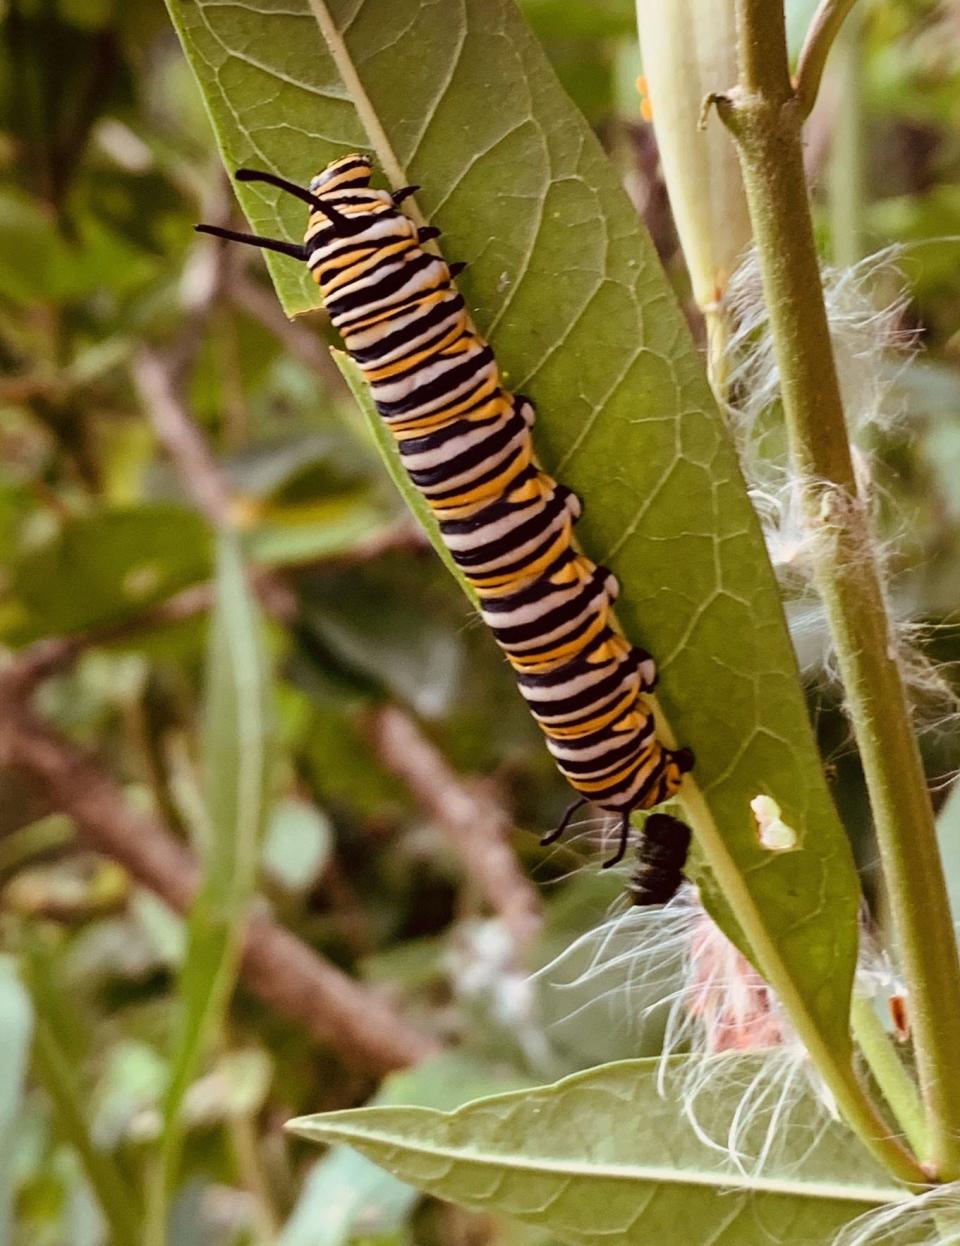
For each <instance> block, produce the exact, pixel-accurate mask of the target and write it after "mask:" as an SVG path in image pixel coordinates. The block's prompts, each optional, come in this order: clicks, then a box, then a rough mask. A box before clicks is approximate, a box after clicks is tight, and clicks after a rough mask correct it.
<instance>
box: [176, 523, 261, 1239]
mask: <svg viewBox="0 0 960 1246" xmlns="http://www.w3.org/2000/svg"><path fill="white" fill-rule="evenodd" d="M261 631H262V625H261V621H260V617H259V612H258V609H257V606H256V603H255V601H254V598H253V597H252V595H251V593H250V590H249V587H248V585H247V582H246V576H245V572H244V566H243V560H242V556H241V551H240V547H239V543H238V541H237V538H236V537H235V536H234V535H233V534H224V535H222V536H221V537H220V538H219V549H218V558H217V576H216V602H215V607H214V611H213V616H212V618H211V623H210V643H209V658H208V672H207V687H206V703H205V706H204V713H205V726H204V748H203V757H204V764H205V780H206V781H205V785H204V786H205V791H204V797H205V799H204V813H205V817H206V843H205V845H204V849H205V851H204V862H203V865H204V880H203V884H202V886H201V889H200V892H199V894H198V895H197V898H196V900H195V901H194V904H193V907H192V909H191V913H190V918H189V922H188V930H187V951H186V957H185V960H184V964H183V970H182V973H181V976H180V983H179V990H180V1008H181V1016H180V1021H179V1030H178V1034H177V1039H176V1044H175V1051H174V1056H173V1061H172V1069H171V1075H170V1083H169V1086H168V1088H167V1093H166V1098H165V1103H164V1139H163V1166H164V1170H165V1171H164V1181H165V1184H166V1185H167V1186H169V1184H170V1182H171V1180H172V1177H173V1175H174V1173H175V1169H176V1163H177V1158H178V1154H179V1139H180V1130H181V1119H180V1117H181V1111H182V1107H183V1098H184V1094H185V1093H186V1089H187V1086H188V1085H189V1083H190V1082H191V1081H192V1080H193V1077H194V1075H195V1073H196V1071H197V1069H198V1066H199V1064H200V1062H201V1060H202V1058H203V1056H204V1053H205V1051H206V1049H207V1047H208V1045H209V1043H210V1041H211V1039H212V1038H213V1036H214V1034H215V1033H216V1032H217V1029H218V1028H219V1026H220V1025H221V1023H222V1020H223V1016H224V1013H225V1011H226V1008H227V1004H228V1001H229V998H230V993H231V991H232V989H233V985H234V982H235V980H236V974H237V969H238V962H239V955H240V948H241V938H242V933H243V927H244V922H245V920H246V916H247V910H248V907H249V904H250V901H251V899H252V897H253V893H254V886H255V883H256V871H257V864H258V861H259V854H260V840H261V836H262V831H263V825H264V820H265V817H266V808H267V797H268V787H269V773H268V771H269V766H268V751H267V739H268V717H269V713H268V705H267V687H268V683H267V671H266V666H265V659H264V654H263V646H262V636H261ZM155 1216H156V1213H155Z"/></svg>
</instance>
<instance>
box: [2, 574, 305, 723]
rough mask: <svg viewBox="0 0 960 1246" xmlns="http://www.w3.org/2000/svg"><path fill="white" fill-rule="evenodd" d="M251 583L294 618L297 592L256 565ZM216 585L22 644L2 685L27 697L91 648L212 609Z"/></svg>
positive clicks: (269, 605)
mask: <svg viewBox="0 0 960 1246" xmlns="http://www.w3.org/2000/svg"><path fill="white" fill-rule="evenodd" d="M251 586H252V588H253V590H254V592H256V594H257V596H258V597H259V598H260V600H261V602H262V603H263V606H264V608H265V609H266V610H267V612H268V613H269V614H271V615H272V616H273V617H274V618H276V619H279V620H280V621H281V622H284V623H289V622H291V620H293V619H294V618H295V617H296V614H297V609H298V606H297V600H296V596H295V595H294V593H293V591H292V590H291V589H290V588H289V587H288V586H287V585H286V584H285V583H284V582H283V580H282V579H280V578H279V577H278V576H277V575H275V574H274V573H273V572H272V571H268V570H255V571H253V572H252V574H251ZM214 594H215V589H214V586H213V583H212V582H211V581H209V580H206V581H204V582H203V583H201V584H191V585H190V587H189V588H185V589H182V590H181V591H180V592H179V593H176V594H174V596H173V597H168V598H167V600H166V601H162V602H160V603H159V605H156V606H152V607H150V608H148V609H146V610H142V611H140V613H138V614H135V615H133V616H131V617H128V618H124V619H117V620H116V621H114V622H111V623H106V624H104V625H103V626H101V627H97V628H92V629H91V630H90V631H87V632H77V633H76V634H74V635H72V636H51V637H48V638H45V639H44V640H38V641H36V642H35V643H34V644H32V645H30V646H29V647H27V648H25V649H21V650H20V651H19V652H18V653H17V654H16V656H15V657H13V658H11V659H10V660H9V661H8V662H7V665H6V667H5V668H4V670H3V674H2V686H3V687H4V688H6V689H7V690H8V693H9V694H10V695H13V696H15V697H17V698H18V699H19V700H21V701H22V700H24V699H25V698H26V697H27V696H28V695H29V694H30V693H31V692H32V691H33V689H34V688H35V687H36V685H37V684H38V683H40V682H41V681H42V680H44V679H49V678H50V677H51V676H52V675H56V674H58V673H59V672H61V671H62V670H64V669H65V668H66V667H69V666H71V665H72V664H73V663H74V662H75V661H76V660H77V659H78V658H79V657H80V655H81V654H82V653H84V652H86V650H87V649H93V648H96V647H97V646H98V645H110V644H115V643H116V642H117V641H121V640H126V639H128V638H132V637H135V636H137V635H139V634H140V633H142V632H148V631H152V630H153V629H154V628H158V627H169V626H170V625H172V624H175V623H182V622H183V621H184V620H185V619H192V618H196V616H197V615H199V614H204V613H205V612H206V611H208V610H210V609H212V607H213V602H214Z"/></svg>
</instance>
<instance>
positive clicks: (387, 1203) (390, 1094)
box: [279, 1051, 519, 1246]
mask: <svg viewBox="0 0 960 1246" xmlns="http://www.w3.org/2000/svg"><path fill="white" fill-rule="evenodd" d="M515 1082H516V1079H515V1078H505V1077H504V1076H503V1075H499V1076H498V1075H497V1074H496V1073H495V1072H494V1071H493V1069H491V1068H490V1067H489V1066H487V1065H484V1064H481V1063H479V1062H477V1061H475V1060H471V1059H470V1058H469V1057H468V1056H465V1055H464V1054H463V1053H462V1052H457V1051H453V1052H446V1053H444V1054H443V1055H441V1056H438V1057H436V1058H434V1059H430V1060H424V1061H423V1063H422V1064H419V1065H417V1066H416V1068H413V1069H407V1070H404V1071H403V1072H400V1073H394V1074H393V1075H392V1076H390V1077H388V1078H387V1079H386V1080H385V1081H384V1083H383V1085H382V1087H381V1088H380V1091H379V1093H378V1094H377V1096H376V1099H375V1102H376V1103H381V1104H393V1103H403V1102H408V1103H415V1104H417V1105H419V1106H422V1107H434V1108H451V1107H457V1106H459V1105H460V1104H461V1103H464V1102H465V1101H466V1100H467V1099H469V1098H471V1097H473V1096H476V1095H480V1094H484V1093H493V1091H494V1090H501V1089H503V1088H504V1085H505V1084H510V1083H515ZM517 1084H519V1083H517ZM419 1197H420V1195H419V1194H418V1193H417V1191H416V1190H415V1189H413V1188H411V1186H409V1185H407V1184H406V1183H405V1182H403V1181H398V1180H397V1178H396V1177H392V1176H391V1175H390V1174H389V1173H387V1172H384V1171H383V1169H382V1168H378V1167H377V1165H376V1164H374V1163H372V1162H371V1161H370V1160H368V1159H366V1158H365V1157H364V1156H362V1155H358V1154H357V1152H356V1151H354V1150H352V1149H351V1148H350V1147H335V1148H334V1150H332V1151H331V1152H330V1154H329V1155H326V1156H324V1158H323V1159H322V1160H320V1161H319V1163H317V1164H315V1165H314V1167H313V1169H312V1171H311V1172H310V1174H309V1176H308V1177H307V1179H306V1181H305V1183H304V1188H303V1192H302V1194H301V1195H300V1198H299V1200H298V1202H297V1206H296V1208H295V1209H294V1212H293V1215H292V1216H291V1217H290V1219H289V1221H288V1222H287V1224H286V1225H285V1226H284V1230H283V1234H282V1236H281V1238H280V1244H279V1246H342V1244H344V1243H346V1242H348V1241H350V1240H351V1239H352V1238H354V1237H359V1236H363V1237H381V1236H383V1235H384V1234H387V1233H395V1232H396V1231H397V1230H398V1229H400V1228H401V1227H402V1226H403V1225H404V1224H405V1223H406V1222H407V1220H408V1218H409V1216H410V1213H411V1211H412V1210H413V1207H414V1205H415V1204H416V1203H417V1201H418V1200H419Z"/></svg>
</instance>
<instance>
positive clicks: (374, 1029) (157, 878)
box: [0, 678, 437, 1075]
mask: <svg viewBox="0 0 960 1246" xmlns="http://www.w3.org/2000/svg"><path fill="white" fill-rule="evenodd" d="M11 691H12V692H13V693H14V694H16V692H17V689H16V688H14V689H11V688H10V686H9V685H7V684H5V683H4V681H3V679H2V678H0V766H5V767H10V768H13V769H16V770H18V771H21V772H22V773H23V774H24V775H27V776H29V778H30V779H31V780H32V781H33V782H34V783H35V784H37V785H39V786H41V787H42V788H43V790H44V793H45V795H46V797H47V798H48V799H49V800H50V802H51V804H52V805H53V806H54V807H56V808H57V809H59V810H61V811H62V812H64V813H67V814H69V815H70V816H71V817H72V818H73V820H74V822H75V823H76V825H77V829H78V832H79V834H80V836H81V838H82V839H83V840H84V841H85V842H86V844H87V845H88V846H89V847H90V848H92V849H94V850H95V851H97V852H100V853H103V854H104V855H106V856H109V857H111V858H112V859H113V860H115V861H118V862H119V863H120V864H121V865H123V866H124V868H125V869H126V870H127V871H128V872H129V873H130V874H131V875H132V876H133V877H134V878H136V879H137V880H138V881H139V882H140V883H142V884H143V885H144V886H145V887H148V888H149V889H150V890H151V891H153V892H155V893H156V894H157V895H158V896H160V897H161V899H163V900H164V901H166V903H167V904H169V905H170V906H171V908H174V909H176V910H177V911H178V912H181V913H184V912H186V911H187V910H188V909H189V907H190V905H191V903H192V901H193V898H194V895H195V894H196V891H197V887H198V885H199V868H198V866H197V862H196V861H195V859H194V857H193V855H192V854H191V853H190V852H189V850H188V849H187V848H186V847H185V846H184V845H183V844H182V843H181V842H180V841H179V840H177V839H174V837H173V836H172V835H170V834H169V832H168V831H167V830H166V828H165V827H164V826H163V825H162V823H160V822H159V820H158V819H156V818H154V817H151V816H150V815H148V814H144V813H140V812H138V811H137V810H135V809H133V808H132V807H131V806H130V804H129V803H128V801H127V799H126V797H125V795H124V793H123V790H122V789H121V788H120V786H119V785H118V784H117V782H116V781H115V780H114V779H113V778H112V776H111V775H110V774H109V773H108V772H107V771H106V770H105V768H104V767H103V766H102V764H101V763H100V762H99V761H98V760H97V759H96V758H95V757H94V756H93V755H92V754H90V753H87V752H85V751H83V750H81V749H80V748H78V747H77V746H76V745H75V744H73V743H72V742H71V741H70V740H68V739H67V738H66V737H65V736H63V735H61V734H60V733H59V732H57V731H55V730H54V729H53V728H51V727H49V726H48V725H47V724H45V723H44V722H42V720H41V719H40V718H39V717H38V716H37V715H36V714H35V713H34V712H33V711H32V710H30V709H28V708H27V707H25V706H24V705H22V704H21V703H20V702H19V699H18V697H17V695H11ZM242 977H243V980H244V981H245V983H246V985H247V986H248V987H249V988H250V989H251V990H252V991H253V992H254V994H256V995H257V996H259V998H260V999H261V1000H262V1001H263V1002H264V1003H266V1004H268V1005H269V1006H270V1007H271V1008H273V1009H274V1010H275V1011H276V1012H277V1013H279V1014H281V1015H282V1016H284V1017H286V1018H287V1019H288V1020H291V1021H294V1022H297V1023H298V1024H300V1025H302V1026H303V1027H304V1029H305V1030H306V1031H307V1032H308V1033H309V1034H311V1035H312V1036H313V1037H314V1038H315V1039H316V1040H317V1041H319V1042H322V1043H325V1044H327V1045H329V1046H330V1047H331V1048H333V1049H334V1050H335V1051H336V1052H337V1054H338V1055H339V1057H340V1058H341V1059H342V1060H343V1061H344V1063H346V1064H349V1065H351V1066H353V1067H359V1068H362V1069H364V1070H365V1071H366V1072H369V1073H371V1074H375V1075H382V1074H384V1073H387V1072H389V1071H391V1070H392V1069H397V1068H403V1067H405V1066H407V1065H410V1064H414V1063H416V1062H418V1061H420V1060H422V1059H424V1057H426V1056H428V1055H430V1054H432V1053H433V1052H434V1051H436V1050H437V1044H436V1043H435V1042H434V1040H433V1039H432V1038H430V1037H429V1036H427V1035H425V1034H422V1033H420V1032H419V1031H418V1030H416V1029H414V1028H413V1027H412V1026H411V1025H409V1024H408V1022H406V1021H405V1020H404V1019H403V1017H401V1016H400V1015H399V1014H398V1013H397V1012H396V1011H395V1010H394V1009H393V1008H391V1007H390V1006H389V1004H388V1003H387V1002H386V1001H385V1000H384V999H383V998H381V997H380V996H378V995H376V994H374V993H373V992H371V991H369V990H367V989H366V988H364V987H363V986H361V985H360V984H359V983H357V982H355V981H354V980H353V979H352V978H349V977H347V975H346V974H344V973H342V972H341V971H340V970H339V969H337V968H335V967H334V966H333V965H331V964H330V963H329V962H327V961H325V960H324V959H323V958H322V957H320V956H319V955H318V954H317V953H316V952H314V951H313V950H312V949H311V948H309V947H308V946H307V945H306V944H305V943H303V942H302V941H301V940H300V939H298V938H297V937H296V936H295V935H294V934H292V933H291V932H290V931H288V930H286V929H284V928H283V927H282V926H279V925H278V924H277V923H276V922H274V921H273V920H272V919H271V918H270V917H267V916H265V915H263V914H259V915H257V916H254V917H253V918H252V919H251V921H250V922H249V925H248V928H247V935H246V940H245V950H244V954H243V963H242Z"/></svg>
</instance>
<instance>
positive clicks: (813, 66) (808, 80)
mask: <svg viewBox="0 0 960 1246" xmlns="http://www.w3.org/2000/svg"><path fill="white" fill-rule="evenodd" d="M853 5H854V0H821V3H820V7H819V8H818V9H817V11H816V13H814V15H813V19H812V21H811V22H810V29H809V30H808V31H807V37H806V39H805V40H804V44H803V47H802V49H801V51H800V57H799V59H798V61H797V79H796V82H797V86H796V96H797V102H798V103H799V105H800V115H801V117H802V119H803V120H806V118H807V117H809V116H810V113H811V111H812V110H813V106H814V104H815V103H816V102H817V92H818V91H819V90H820V79H821V78H822V77H823V69H824V66H825V65H826V63H827V57H828V55H829V54H830V48H831V46H832V45H833V41H834V39H836V37H837V34H838V33H839V30H840V27H841V26H842V25H843V21H844V18H845V17H846V16H847V14H848V13H849V12H850V10H851V9H852V8H853ZM771 7H773V6H771Z"/></svg>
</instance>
